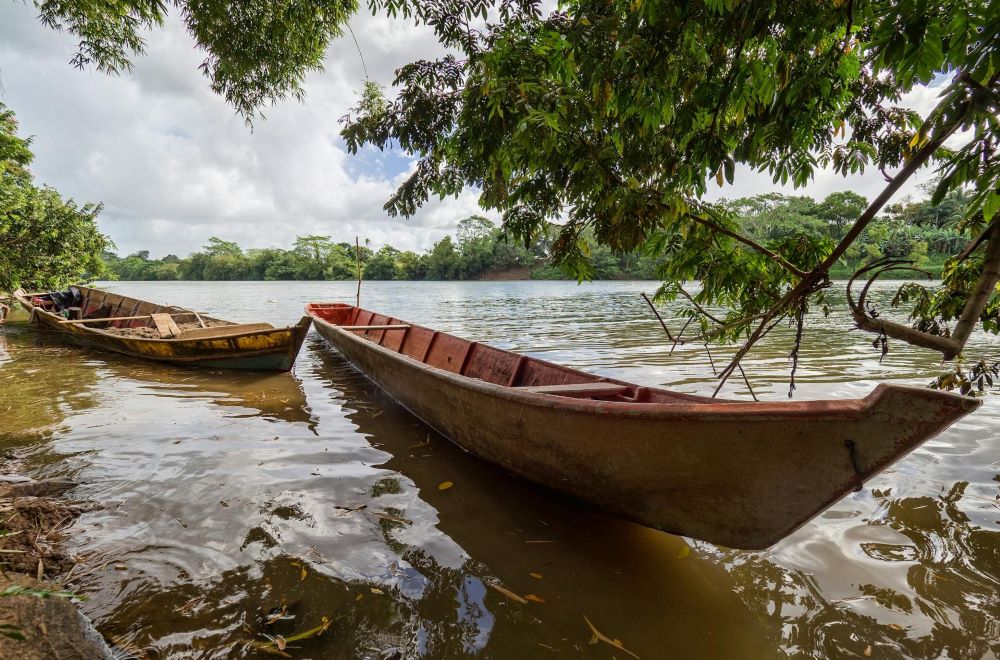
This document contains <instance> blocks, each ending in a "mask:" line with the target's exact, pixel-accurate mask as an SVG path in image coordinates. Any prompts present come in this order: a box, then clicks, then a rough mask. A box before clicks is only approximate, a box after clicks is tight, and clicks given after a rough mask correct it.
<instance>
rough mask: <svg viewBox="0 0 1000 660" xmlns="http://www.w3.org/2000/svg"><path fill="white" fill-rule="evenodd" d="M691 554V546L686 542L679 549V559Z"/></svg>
mask: <svg viewBox="0 0 1000 660" xmlns="http://www.w3.org/2000/svg"><path fill="white" fill-rule="evenodd" d="M690 554H691V546H689V545H687V544H686V543H685V544H684V545H682V546H681V547H680V548H678V549H677V558H678V559H684V558H685V557H687V556H688V555H690Z"/></svg>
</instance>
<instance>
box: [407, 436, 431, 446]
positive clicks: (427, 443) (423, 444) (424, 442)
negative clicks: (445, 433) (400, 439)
mask: <svg viewBox="0 0 1000 660" xmlns="http://www.w3.org/2000/svg"><path fill="white" fill-rule="evenodd" d="M429 444H431V436H427V439H426V440H424V441H423V442H418V443H417V444H415V445H410V446H409V447H407V449H417V448H418V447H426V446H427V445H429Z"/></svg>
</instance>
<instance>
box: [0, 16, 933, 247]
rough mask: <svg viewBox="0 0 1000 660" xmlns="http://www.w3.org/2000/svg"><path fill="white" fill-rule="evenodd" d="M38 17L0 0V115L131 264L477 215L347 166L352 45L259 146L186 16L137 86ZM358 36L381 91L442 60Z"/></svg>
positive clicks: (151, 49) (395, 158)
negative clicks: (398, 206)
mask: <svg viewBox="0 0 1000 660" xmlns="http://www.w3.org/2000/svg"><path fill="white" fill-rule="evenodd" d="M36 13H37V12H36V10H35V9H34V7H33V6H31V4H30V3H22V2H16V1H15V2H11V1H10V0H0V101H3V102H4V103H6V104H7V105H8V106H9V107H10V108H12V109H13V110H14V111H15V112H16V113H17V116H18V120H19V122H20V124H21V133H22V134H23V135H32V136H34V143H33V149H34V151H35V153H36V160H35V163H34V166H33V170H34V172H35V174H36V177H37V180H38V181H39V182H41V183H46V184H49V185H52V186H54V187H55V188H57V189H58V190H59V191H61V192H62V193H63V194H65V195H68V196H72V197H73V198H75V199H76V200H78V201H81V202H83V201H102V202H104V205H105V210H104V213H103V214H102V216H101V218H100V225H101V228H102V230H103V231H104V232H105V233H106V234H108V235H109V236H110V237H111V238H112V239H113V240H114V241H115V243H116V244H117V245H118V249H119V252H120V253H121V254H128V253H131V252H134V251H136V250H141V249H148V250H150V252H151V253H152V255H153V256H162V255H165V254H168V253H175V254H179V255H186V254H188V253H190V252H192V251H194V250H197V249H198V248H199V247H200V246H201V245H202V244H204V242H205V240H206V239H207V238H208V237H210V236H219V237H221V238H224V239H227V240H234V241H237V242H239V243H240V244H241V245H244V246H246V247H267V246H271V245H277V246H282V247H289V246H291V245H292V243H294V241H295V237H296V236H299V235H305V234H324V235H329V236H333V237H334V239H335V240H351V239H352V238H353V237H354V236H355V235H359V236H361V237H362V239H364V238H368V239H370V240H371V242H372V244H373V246H376V247H377V246H380V245H382V244H385V243H390V244H392V245H394V246H396V247H399V248H403V249H414V250H423V249H426V248H428V247H430V246H431V245H432V244H433V243H434V242H435V241H437V240H438V239H440V238H441V237H442V236H444V235H445V234H447V233H450V232H452V231H453V229H454V227H455V225H456V224H457V222H458V221H459V220H460V219H462V218H463V217H465V216H467V215H469V214H471V213H475V212H478V211H479V209H478V204H477V201H476V199H477V196H476V194H475V192H474V191H466V192H465V193H464V194H463V195H462V196H460V197H459V198H458V199H446V200H444V201H440V202H439V201H436V200H435V201H434V202H432V203H430V204H428V205H427V206H425V208H423V209H422V210H421V211H420V213H419V214H418V215H417V216H416V217H414V218H411V219H409V220H403V219H399V218H390V217H389V216H387V215H386V214H385V212H384V211H383V210H382V204H383V203H384V202H385V200H386V199H387V198H388V196H389V194H390V193H391V191H392V190H393V189H394V188H395V186H396V185H397V184H398V183H399V182H400V180H401V179H402V178H403V177H404V176H405V174H406V172H407V171H408V168H409V167H410V166H411V159H409V158H408V157H406V156H405V154H401V153H399V152H388V153H381V152H378V151H377V150H372V151H369V152H365V153H362V154H359V155H357V156H350V155H349V154H348V153H347V150H346V148H345V146H344V142H343V140H342V139H341V138H340V137H339V129H340V125H339V123H338V119H339V118H340V117H341V116H342V115H344V114H345V113H346V111H347V110H348V108H349V107H350V106H352V105H353V104H354V103H355V101H356V98H357V93H358V92H359V91H360V88H361V85H362V83H363V81H364V73H363V71H362V66H361V60H360V57H359V55H358V51H357V49H356V48H355V46H354V43H353V42H352V41H351V40H350V37H347V38H345V39H341V40H339V41H338V42H336V43H334V44H333V46H332V47H331V49H330V50H329V52H328V53H327V57H326V63H325V70H324V71H322V72H316V73H313V74H311V75H310V76H309V77H308V79H307V81H306V98H305V100H304V102H302V103H299V102H297V101H288V102H284V103H281V104H279V105H277V106H276V107H273V108H270V109H269V110H267V111H266V113H265V114H266V119H265V120H260V121H258V122H256V124H255V127H254V129H253V130H252V131H251V130H250V129H248V128H247V127H246V125H245V124H244V123H243V121H242V120H241V119H240V118H239V117H237V116H235V115H234V113H233V111H232V110H231V109H230V108H229V107H228V106H226V104H225V103H224V102H223V101H222V99H221V98H219V97H217V96H215V95H214V94H213V93H212V92H211V91H210V90H209V87H208V82H207V80H206V79H205V78H204V77H203V76H202V75H201V73H200V72H199V71H198V65H199V64H200V63H201V61H202V59H203V54H202V53H200V52H198V51H197V50H196V49H195V48H194V43H193V41H192V40H191V38H190V37H189V36H188V34H187V33H186V32H185V31H184V28H183V26H182V24H181V23H180V21H179V20H177V17H176V16H174V17H172V19H171V20H169V21H168V22H167V26H166V28H165V29H163V30H157V31H156V32H153V33H150V34H149V35H148V39H147V53H146V55H145V56H142V57H138V58H136V60H135V69H134V70H133V71H132V72H131V73H126V74H123V75H122V76H120V77H111V76H107V75H104V74H101V73H97V72H94V71H79V70H77V69H74V68H73V67H71V66H70V65H69V64H68V61H69V58H70V56H71V55H72V54H73V52H74V40H73V38H72V37H71V36H69V35H66V34H60V33H56V32H53V31H51V30H49V29H47V28H44V27H42V26H41V24H40V23H39V22H38V20H37V18H36ZM175 13H176V12H175ZM351 25H352V28H353V30H354V33H355V35H356V36H357V38H358V42H359V44H360V47H361V50H362V52H363V53H364V57H365V63H366V65H367V69H368V73H369V75H370V76H371V77H372V78H373V79H374V80H376V81H378V82H380V83H383V84H388V83H389V82H390V81H391V80H392V74H393V71H394V70H395V69H396V68H397V67H398V66H400V65H402V64H405V63H406V62H409V61H412V60H413V59H416V58H418V57H433V56H434V55H435V54H436V53H437V52H438V51H439V47H438V46H437V43H436V41H435V40H434V38H433V35H432V34H431V33H430V31H429V30H426V29H422V28H418V27H414V26H413V25H412V24H410V23H407V22H404V21H396V20H389V19H385V18H372V17H370V16H367V15H365V14H363V13H362V14H359V15H358V16H356V17H355V18H354V19H353V20H352V22H351ZM935 95H936V90H933V89H921V90H917V91H915V92H914V93H912V94H910V95H909V96H908V97H907V99H906V101H907V104H908V105H911V106H913V107H915V108H917V109H919V110H926V109H927V108H929V107H930V106H931V105H932V104H933V100H934V96H935ZM924 178H926V177H924ZM882 185H883V182H882V178H881V176H880V175H879V174H878V173H877V172H871V173H869V174H866V175H864V176H859V177H851V178H848V179H844V178H842V177H840V176H837V175H834V174H832V173H821V174H820V176H818V177H817V179H816V180H815V181H814V182H813V183H812V184H811V185H810V186H809V187H808V188H806V189H804V190H802V191H799V194H809V195H812V196H814V197H823V196H825V195H827V194H829V193H830V192H834V191H837V190H854V191H856V192H858V193H860V194H862V195H865V196H867V197H869V198H871V197H873V196H874V195H875V194H877V192H878V191H879V190H880V189H881V187H882ZM914 185H915V184H914ZM778 189H779V188H778V187H777V186H775V185H774V184H772V183H771V181H770V179H769V177H767V176H766V175H760V174H756V173H753V172H748V171H745V170H744V171H740V170H738V171H737V177H736V181H735V184H734V185H733V186H726V187H725V188H723V189H721V190H719V191H716V192H715V193H714V195H715V196H719V195H724V196H726V197H730V198H734V197H741V196H745V195H753V194H758V193H763V192H769V191H772V190H778ZM913 190H914V186H913V185H910V186H909V187H908V188H907V189H906V190H904V193H906V192H912V191H913ZM785 192H791V190H790V189H788V190H785Z"/></svg>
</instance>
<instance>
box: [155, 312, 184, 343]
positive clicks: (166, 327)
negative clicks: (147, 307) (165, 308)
mask: <svg viewBox="0 0 1000 660" xmlns="http://www.w3.org/2000/svg"><path fill="white" fill-rule="evenodd" d="M149 316H150V318H151V319H153V323H154V324H155V325H156V331H157V332H159V333H160V338H161V339H173V338H174V337H176V336H177V335H179V334H181V329H180V328H178V327H177V324H176V323H174V320H173V319H172V318H170V314H150V315H149Z"/></svg>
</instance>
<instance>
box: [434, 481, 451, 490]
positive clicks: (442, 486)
mask: <svg viewBox="0 0 1000 660" xmlns="http://www.w3.org/2000/svg"><path fill="white" fill-rule="evenodd" d="M454 485H455V484H453V483H452V482H450V481H442V482H441V483H439V484H438V490H448V489H449V488H451V487H452V486H454Z"/></svg>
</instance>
